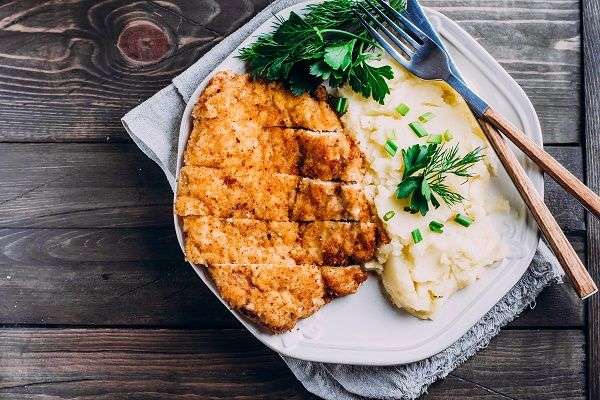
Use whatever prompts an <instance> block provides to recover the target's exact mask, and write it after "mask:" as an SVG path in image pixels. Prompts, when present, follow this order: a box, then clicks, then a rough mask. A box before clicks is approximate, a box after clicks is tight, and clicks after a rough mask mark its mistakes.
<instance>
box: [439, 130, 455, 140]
mask: <svg viewBox="0 0 600 400" xmlns="http://www.w3.org/2000/svg"><path fill="white" fill-rule="evenodd" d="M442 135H443V136H444V140H445V141H446V142H449V141H451V140H452V139H454V135H453V134H452V132H450V130H449V129H446V130H445V131H444V133H442Z"/></svg>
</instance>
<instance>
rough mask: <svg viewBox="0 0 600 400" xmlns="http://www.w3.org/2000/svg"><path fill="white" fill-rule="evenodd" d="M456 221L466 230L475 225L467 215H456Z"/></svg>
mask: <svg viewBox="0 0 600 400" xmlns="http://www.w3.org/2000/svg"><path fill="white" fill-rule="evenodd" d="M454 221H456V222H457V223H458V224H460V225H462V226H464V227H465V228H468V227H469V226H471V224H472V223H473V220H472V219H471V218H469V217H467V216H466V215H462V214H456V217H454Z"/></svg>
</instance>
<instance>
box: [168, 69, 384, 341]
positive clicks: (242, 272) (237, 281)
mask: <svg viewBox="0 0 600 400" xmlns="http://www.w3.org/2000/svg"><path fill="white" fill-rule="evenodd" d="M192 115H193V118H194V121H193V129H192V132H191V133H190V137H189V139H188V143H187V146H186V150H185V153H184V167H183V168H182V169H181V170H180V173H179V176H178V179H179V182H178V189H177V196H176V200H175V204H174V208H175V212H176V214H177V215H178V216H180V217H181V219H182V220H183V230H184V236H185V254H186V258H187V259H188V260H189V261H190V262H193V263H195V264H202V265H205V266H206V267H207V269H208V273H209V274H210V276H211V277H212V279H213V281H214V282H215V284H216V287H217V289H218V291H219V293H220V295H221V296H222V298H223V299H224V300H225V301H227V303H228V304H229V305H230V306H231V307H232V308H234V309H236V310H238V311H240V312H242V313H244V314H245V315H247V316H249V317H250V318H252V319H254V320H255V321H257V322H258V323H260V324H262V325H263V326H264V327H266V328H267V329H269V330H270V331H272V332H283V331H286V330H289V329H291V328H292V327H293V326H294V325H295V324H296V322H297V321H298V320H299V319H302V318H306V317H308V316H310V315H312V314H313V313H315V312H316V311H317V310H318V309H319V308H320V307H322V306H323V305H324V304H326V303H327V302H328V301H329V300H331V299H333V298H335V297H339V296H346V295H349V294H352V293H355V292H356V290H357V289H358V286H359V285H360V284H361V283H362V282H363V281H364V280H365V279H367V274H366V272H365V271H363V270H362V269H361V267H360V266H359V265H355V264H362V263H365V262H367V261H370V260H371V259H373V258H374V256H375V250H376V248H377V246H378V245H379V244H380V243H382V242H385V241H387V240H388V239H387V237H386V236H385V233H384V231H383V230H382V228H381V225H380V224H381V222H380V221H379V219H378V218H377V216H376V214H375V213H374V211H373V204H372V199H370V198H368V197H367V196H366V194H365V190H364V189H365V187H364V186H363V182H364V176H365V168H364V162H365V161H364V157H363V155H362V154H361V152H360V151H359V149H358V146H357V145H356V143H354V141H353V140H352V139H351V138H350V137H349V136H348V135H346V133H345V132H344V131H343V130H342V125H341V123H340V120H339V118H338V117H337V115H336V114H335V113H334V112H333V111H332V110H331V108H330V107H329V105H328V104H327V102H326V96H320V97H319V99H316V98H313V97H311V96H309V95H308V94H305V95H302V96H294V95H293V94H291V93H290V92H289V91H288V90H286V89H285V88H284V87H283V86H281V85H280V84H276V83H265V82H262V81H257V80H253V79H251V78H250V77H249V76H248V75H238V74H233V73H230V72H219V73H217V74H216V75H215V76H214V77H213V78H212V80H211V82H210V83H209V84H208V86H207V87H206V88H205V90H204V92H203V93H202V95H201V96H200V98H199V100H198V102H197V103H196V105H195V107H194V110H193V113H192Z"/></svg>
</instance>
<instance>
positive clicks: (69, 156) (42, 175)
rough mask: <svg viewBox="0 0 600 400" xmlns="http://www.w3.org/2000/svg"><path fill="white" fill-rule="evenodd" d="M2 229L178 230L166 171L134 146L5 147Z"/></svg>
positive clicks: (0, 170)
mask: <svg viewBox="0 0 600 400" xmlns="http://www.w3.org/2000/svg"><path fill="white" fill-rule="evenodd" d="M0 176H1V178H2V179H0V206H1V207H0V226H2V227H7V226H19V227H43V228H47V227H112V228H114V227H131V226H138V227H139V226H146V227H155V226H163V227H165V226H173V214H172V202H173V194H172V192H171V189H170V188H169V186H168V184H167V180H166V178H165V177H164V175H163V173H162V170H161V169H160V168H159V167H158V166H157V165H156V164H155V163H154V162H152V161H150V160H149V159H148V158H147V157H146V156H145V155H144V154H143V153H142V152H141V151H140V150H139V149H138V148H137V147H136V146H135V145H133V144H70V145H65V144H35V145H34V144H6V143H4V144H0Z"/></svg>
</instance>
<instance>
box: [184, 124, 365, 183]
mask: <svg viewBox="0 0 600 400" xmlns="http://www.w3.org/2000/svg"><path fill="white" fill-rule="evenodd" d="M227 123H229V124H230V126H225V125H226V124H227ZM193 132H194V134H193V136H194V137H195V139H194V140H190V142H189V143H188V146H187V148H186V151H185V155H184V157H185V158H184V161H185V164H186V165H194V166H200V167H212V168H230V169H231V168H234V169H244V168H245V169H248V168H252V169H260V170H265V171H269V172H271V173H283V174H289V175H301V176H304V177H308V178H314V179H323V180H336V181H338V180H339V181H345V182H360V181H361V180H362V177H363V174H364V171H363V158H362V156H361V154H360V151H359V150H358V147H357V146H356V144H355V143H354V142H352V141H351V140H350V139H349V138H348V137H347V136H346V135H345V134H344V133H343V132H342V131H332V132H312V131H307V130H301V129H284V128H263V127H260V126H258V125H256V124H255V123H248V124H235V123H233V122H231V121H226V122H223V121H218V122H215V123H213V122H207V121H196V122H194V131H193Z"/></svg>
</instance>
